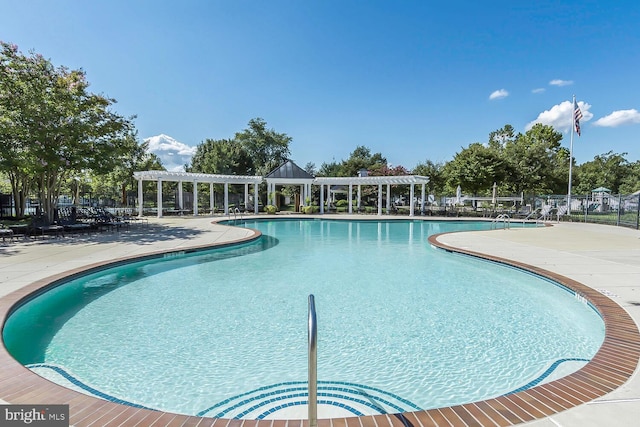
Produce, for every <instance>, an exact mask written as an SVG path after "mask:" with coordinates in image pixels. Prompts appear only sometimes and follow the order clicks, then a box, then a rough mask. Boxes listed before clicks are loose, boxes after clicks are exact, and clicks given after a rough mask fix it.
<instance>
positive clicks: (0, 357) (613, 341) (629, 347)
mask: <svg viewBox="0 0 640 427" xmlns="http://www.w3.org/2000/svg"><path fill="white" fill-rule="evenodd" d="M438 236H440V235H433V236H430V237H429V243H430V244H431V245H433V246H435V247H438V248H440V249H444V250H446V251H449V252H455V253H461V254H466V255H470V256H474V257H478V258H483V259H488V260H491V261H495V262H499V263H503V264H507V265H511V266H514V267H517V268H521V269H524V270H527V271H531V272H533V273H535V274H538V275H540V276H543V277H547V278H549V279H551V280H554V281H556V282H558V283H561V284H562V285H564V286H566V287H567V288H569V289H571V290H573V291H575V292H577V293H578V294H580V295H581V296H582V297H584V298H585V299H586V300H587V301H589V302H590V303H591V304H593V306H594V307H596V309H597V310H598V312H599V313H600V315H601V316H602V318H603V320H604V324H605V338H604V342H603V344H602V346H601V347H600V349H599V350H598V352H597V353H596V354H595V355H594V357H593V358H592V360H591V361H590V362H589V363H587V364H586V365H585V366H584V367H582V368H581V369H580V370H578V371H576V372H574V373H572V374H570V375H568V376H565V377H563V378H560V379H558V380H555V381H551V382H548V383H545V384H542V385H538V386H535V387H532V388H530V389H527V390H524V391H520V392H517V393H513V394H509V395H505V396H501V397H497V398H493V399H488V400H484V401H479V402H472V403H467V404H464V405H456V406H452V407H444V408H437V409H430V410H423V411H415V412H406V413H402V414H387V415H369V416H363V417H347V418H331V419H321V420H318V426H319V427H386V426H396V427H400V426H403V427H408V426H414V427H431V426H439V425H450V426H453V427H467V426H508V425H515V424H520V423H523V422H527V421H532V420H535V419H540V418H545V417H548V416H550V415H553V414H555V413H558V412H561V411H564V410H567V409H570V408H573V407H575V406H578V405H581V404H583V403H586V402H589V401H591V400H593V399H596V398H598V397H601V396H603V395H605V394H607V393H609V392H611V391H613V390H615V389H616V388H617V387H619V386H620V385H622V384H624V383H625V382H626V381H627V380H628V379H629V378H630V377H631V376H632V374H633V372H634V371H635V369H636V367H637V365H638V359H639V358H640V333H639V332H638V328H637V326H636V324H635V322H634V321H633V319H631V317H630V316H629V315H628V314H627V312H626V311H625V310H624V309H623V308H622V307H620V306H619V305H618V304H616V303H615V302H613V301H612V300H611V299H609V298H608V297H606V296H605V295H603V294H601V293H600V292H598V291H596V290H594V289H592V288H590V287H588V286H585V285H583V284H581V283H579V282H577V281H575V280H572V279H569V278H567V277H564V276H561V275H559V274H556V273H553V272H550V271H548V270H544V269H542V268H538V267H535V266H531V265H528V264H524V263H521V262H515V261H511V260H508V259H504V258H499V257H494V256H488V255H485V254H482V253H479V252H474V251H469V250H465V249H460V248H455V247H452V246H448V245H445V244H443V243H440V242H438ZM259 237H260V233H259V232H256V234H254V235H253V236H250V237H247V238H245V239H241V240H238V241H234V242H227V243H225V244H222V245H220V244H218V245H206V246H197V247H191V248H188V249H182V250H177V251H176V250H171V251H161V252H154V253H150V254H146V255H143V256H135V257H126V258H119V259H116V260H113V261H109V262H102V263H96V264H91V265H88V266H84V267H82V268H77V269H74V270H70V271H67V272H65V273H61V274H57V275H54V276H50V277H48V278H46V279H42V280H38V281H36V282H34V283H32V284H30V285H28V286H25V287H23V288H21V289H19V290H17V291H14V292H13V293H11V294H9V295H7V296H5V297H3V298H1V299H0V322H1V324H2V325H3V327H4V323H5V321H6V319H7V317H8V316H9V315H10V314H11V312H12V311H13V310H14V309H15V308H16V307H18V306H19V305H20V304H22V303H23V302H24V301H25V300H28V299H29V298H31V297H32V296H33V294H34V293H40V292H43V291H45V290H47V289H49V288H51V287H55V286H56V285H57V284H58V283H59V282H60V281H63V280H66V279H68V278H69V276H73V275H81V274H84V273H86V272H87V271H88V270H97V269H104V268H107V267H111V266H113V265H114V264H115V265H117V264H122V263H127V262H131V261H135V260H140V259H145V258H153V257H158V256H162V255H164V254H166V253H175V252H194V251H198V250H204V249H210V248H215V247H220V246H224V245H230V244H237V243H244V242H249V241H251V240H255V239H257V238H259ZM0 366H1V367H2V369H1V370H0V399H2V400H4V401H6V402H8V403H11V404H68V405H69V414H70V420H69V421H70V424H72V425H75V426H89V425H95V426H98V425H100V426H199V427H200V426H202V427H204V426H214V425H215V426H216V427H241V426H242V427H308V422H307V421H306V420H236V419H231V420H230V419H224V418H201V417H195V416H187V415H179V414H173V413H168V412H162V411H154V410H149V409H141V408H135V407H131V406H125V405H121V404H117V403H113V402H109V401H106V400H102V399H98V398H95V397H92V396H88V395H85V394H82V393H79V392H76V391H74V390H70V389H67V388H65V387H62V386H60V385H58V384H55V383H52V382H50V381H48V380H46V379H44V378H42V377H40V376H38V375H36V374H34V373H33V372H32V371H31V370H29V369H27V368H26V367H24V366H23V365H21V364H20V363H18V362H17V361H16V360H15V359H13V357H11V355H9V353H8V352H7V350H6V348H5V347H4V342H3V341H1V342H0Z"/></svg>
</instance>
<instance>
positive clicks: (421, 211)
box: [420, 183, 427, 215]
mask: <svg viewBox="0 0 640 427" xmlns="http://www.w3.org/2000/svg"><path fill="white" fill-rule="evenodd" d="M426 190H427V184H425V183H422V198H421V199H420V215H424V204H425V201H426V195H427V191H426Z"/></svg>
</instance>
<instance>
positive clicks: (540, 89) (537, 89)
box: [531, 87, 546, 93]
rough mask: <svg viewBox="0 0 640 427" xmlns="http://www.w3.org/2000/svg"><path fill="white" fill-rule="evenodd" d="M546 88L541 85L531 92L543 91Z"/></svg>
mask: <svg viewBox="0 0 640 427" xmlns="http://www.w3.org/2000/svg"><path fill="white" fill-rule="evenodd" d="M545 90H546V89H545V88H543V87H539V88H536V89H533V90H531V93H542V92H544V91H545Z"/></svg>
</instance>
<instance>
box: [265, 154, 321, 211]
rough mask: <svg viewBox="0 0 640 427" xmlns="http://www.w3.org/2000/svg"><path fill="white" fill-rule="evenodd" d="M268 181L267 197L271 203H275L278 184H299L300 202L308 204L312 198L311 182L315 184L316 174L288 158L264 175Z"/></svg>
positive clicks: (304, 204) (303, 204)
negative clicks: (274, 198)
mask: <svg viewBox="0 0 640 427" xmlns="http://www.w3.org/2000/svg"><path fill="white" fill-rule="evenodd" d="M264 179H265V181H267V199H269V203H270V204H275V201H274V200H272V197H273V194H275V192H276V186H277V185H299V186H300V196H301V197H300V198H301V200H300V204H301V205H302V206H306V204H307V203H306V200H307V199H311V184H313V181H314V179H315V178H314V176H313V175H311V174H310V173H308V172H307V171H305V170H304V169H302V168H301V167H300V166H298V165H296V164H295V163H294V162H293V161H291V160H287V161H286V162H284V163H283V164H281V165H280V166H278V167H277V168H275V169H274V170H272V171H271V172H269V174H268V175H267V176H265V177H264Z"/></svg>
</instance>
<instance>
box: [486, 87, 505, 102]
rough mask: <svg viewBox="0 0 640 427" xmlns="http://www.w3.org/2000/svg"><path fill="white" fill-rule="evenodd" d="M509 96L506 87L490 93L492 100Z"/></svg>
mask: <svg viewBox="0 0 640 427" xmlns="http://www.w3.org/2000/svg"><path fill="white" fill-rule="evenodd" d="M507 96H509V92H507V91H506V90H505V89H499V90H496V91H494V92H493V93H492V94H491V95H489V99H491V100H494V99H501V98H506V97H507Z"/></svg>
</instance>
